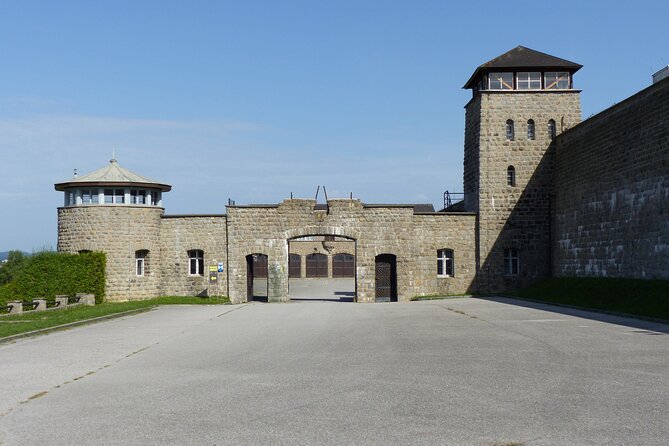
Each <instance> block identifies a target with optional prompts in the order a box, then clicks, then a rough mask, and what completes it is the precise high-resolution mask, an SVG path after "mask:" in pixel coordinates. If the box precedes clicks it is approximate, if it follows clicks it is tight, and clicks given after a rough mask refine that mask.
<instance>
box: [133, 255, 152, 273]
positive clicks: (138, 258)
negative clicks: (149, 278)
mask: <svg viewBox="0 0 669 446" xmlns="http://www.w3.org/2000/svg"><path fill="white" fill-rule="evenodd" d="M148 256H149V251H148V250H146V249H140V250H139V251H135V274H136V275H137V276H143V275H144V274H145V273H146V259H147V257H148Z"/></svg>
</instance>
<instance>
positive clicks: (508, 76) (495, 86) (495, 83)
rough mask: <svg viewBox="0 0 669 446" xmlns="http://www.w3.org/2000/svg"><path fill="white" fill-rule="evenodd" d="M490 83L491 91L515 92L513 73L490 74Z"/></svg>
mask: <svg viewBox="0 0 669 446" xmlns="http://www.w3.org/2000/svg"><path fill="white" fill-rule="evenodd" d="M488 81H489V85H490V89H491V90H513V73H490V75H489V77H488Z"/></svg>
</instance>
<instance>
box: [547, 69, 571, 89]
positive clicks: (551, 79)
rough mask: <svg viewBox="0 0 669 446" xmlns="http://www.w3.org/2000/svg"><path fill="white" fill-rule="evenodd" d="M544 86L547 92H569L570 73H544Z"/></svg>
mask: <svg viewBox="0 0 669 446" xmlns="http://www.w3.org/2000/svg"><path fill="white" fill-rule="evenodd" d="M544 85H545V88H546V90H568V89H569V73H568V72H566V71H559V72H554V71H553V72H551V71H547V72H546V73H544Z"/></svg>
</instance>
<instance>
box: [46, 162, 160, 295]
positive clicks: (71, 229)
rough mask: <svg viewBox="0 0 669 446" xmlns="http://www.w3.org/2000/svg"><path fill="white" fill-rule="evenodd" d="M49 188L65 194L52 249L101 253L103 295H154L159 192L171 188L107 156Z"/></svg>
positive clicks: (157, 285) (157, 286)
mask: <svg viewBox="0 0 669 446" xmlns="http://www.w3.org/2000/svg"><path fill="white" fill-rule="evenodd" d="M55 188H56V190H57V191H62V192H64V195H65V201H64V204H63V207H60V208H58V251H65V252H82V251H104V252H106V253H107V269H106V276H107V298H108V299H109V300H127V299H146V298H150V297H155V296H158V295H159V289H160V265H159V263H160V232H161V216H162V214H163V211H164V209H163V207H162V193H163V192H167V191H169V190H170V189H171V188H172V187H171V186H169V185H167V184H162V183H159V182H156V181H153V180H150V179H148V178H145V177H142V176H140V175H137V174H135V173H133V172H130V171H128V170H126V169H124V168H122V167H121V166H119V164H118V163H117V161H116V160H115V159H112V160H111V161H110V163H109V165H107V166H106V167H103V168H102V169H99V170H96V171H95V172H92V173H90V174H88V175H84V176H81V177H77V176H76V175H75V177H74V178H72V179H70V180H68V181H64V182H62V183H58V184H56V185H55Z"/></svg>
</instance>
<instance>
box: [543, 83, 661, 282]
mask: <svg viewBox="0 0 669 446" xmlns="http://www.w3.org/2000/svg"><path fill="white" fill-rule="evenodd" d="M556 143H557V155H556V163H555V164H556V167H555V180H554V182H555V190H556V197H555V200H554V206H553V208H554V209H553V213H554V228H555V229H554V240H555V243H554V245H553V247H554V268H553V269H554V274H555V275H556V276H601V277H626V278H661V279H669V79H666V80H663V81H660V82H658V83H656V84H654V85H652V86H650V87H648V88H646V89H645V90H643V91H641V92H639V93H637V94H636V95H634V96H632V97H630V98H628V99H626V100H625V101H623V102H621V103H619V104H617V105H615V106H613V107H611V108H610V109H608V110H605V111H603V112H602V113H600V114H598V115H596V116H594V117H592V118H590V119H588V120H587V121H584V122H583V123H582V124H580V125H578V126H576V127H575V128H573V129H571V130H569V131H568V132H566V133H564V134H563V135H561V136H560V137H559V138H558V139H557V141H556Z"/></svg>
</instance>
